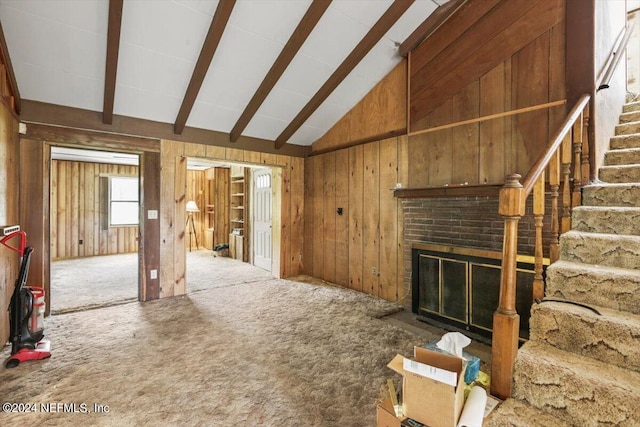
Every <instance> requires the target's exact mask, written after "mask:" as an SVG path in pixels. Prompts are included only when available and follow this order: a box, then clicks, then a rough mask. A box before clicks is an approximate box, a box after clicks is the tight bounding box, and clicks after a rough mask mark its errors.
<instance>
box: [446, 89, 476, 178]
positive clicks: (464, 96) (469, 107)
mask: <svg viewBox="0 0 640 427" xmlns="http://www.w3.org/2000/svg"><path fill="white" fill-rule="evenodd" d="M452 102H453V107H452V108H453V121H454V122H458V121H462V120H468V119H473V118H477V117H479V115H480V82H479V80H475V81H473V82H471V83H470V84H469V85H467V87H465V88H464V89H463V90H462V91H461V92H459V93H458V94H456V95H454V96H453V101H452ZM451 137H452V143H453V144H452V145H453V164H452V171H451V182H452V183H453V184H476V183H478V182H479V176H480V164H479V161H480V159H479V151H480V125H479V123H472V124H468V125H462V126H456V127H454V128H451ZM453 165H465V166H464V167H453Z"/></svg>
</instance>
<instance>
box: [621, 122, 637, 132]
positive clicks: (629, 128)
mask: <svg viewBox="0 0 640 427" xmlns="http://www.w3.org/2000/svg"><path fill="white" fill-rule="evenodd" d="M632 133H640V122H629V123H623V124H619V125H616V135H631V134H632Z"/></svg>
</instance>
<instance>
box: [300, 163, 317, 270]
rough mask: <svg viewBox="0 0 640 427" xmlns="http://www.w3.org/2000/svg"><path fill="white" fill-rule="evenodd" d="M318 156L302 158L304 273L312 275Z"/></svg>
mask: <svg viewBox="0 0 640 427" xmlns="http://www.w3.org/2000/svg"><path fill="white" fill-rule="evenodd" d="M317 158H318V157H308V158H306V159H304V184H303V185H304V192H303V194H302V196H303V198H304V207H305V209H304V246H303V260H304V265H303V266H304V269H303V271H304V274H306V275H308V276H313V247H314V243H315V242H314V240H313V231H314V229H315V215H314V212H315V210H316V209H315V197H314V193H315V179H314V178H315V162H316V160H317Z"/></svg>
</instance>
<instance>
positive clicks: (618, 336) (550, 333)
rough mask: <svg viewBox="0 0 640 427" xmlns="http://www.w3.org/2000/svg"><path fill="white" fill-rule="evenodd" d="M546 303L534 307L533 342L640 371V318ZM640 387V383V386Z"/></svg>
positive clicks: (615, 311) (532, 309) (575, 306)
mask: <svg viewBox="0 0 640 427" xmlns="http://www.w3.org/2000/svg"><path fill="white" fill-rule="evenodd" d="M593 308H594V309H597V310H598V312H599V313H600V314H596V313H595V312H593V311H592V310H590V309H588V308H586V307H580V306H577V305H573V304H570V303H561V302H552V301H546V302H542V303H540V304H534V305H533V306H532V307H531V318H530V320H529V325H530V328H531V330H530V334H531V335H530V339H531V340H532V341H537V342H540V341H542V342H546V343H547V344H550V345H552V346H554V347H556V348H559V349H561V350H565V351H568V352H571V353H575V354H578V355H581V356H585V357H590V358H592V359H596V360H600V361H602V362H603V363H610V364H612V365H616V366H619V367H621V368H628V369H632V370H634V371H636V372H640V349H639V348H638V347H639V345H640V316H638V315H637V314H631V313H626V312H623V311H617V310H611V309H608V308H604V307H597V306H593ZM638 386H640V384H639V385H638Z"/></svg>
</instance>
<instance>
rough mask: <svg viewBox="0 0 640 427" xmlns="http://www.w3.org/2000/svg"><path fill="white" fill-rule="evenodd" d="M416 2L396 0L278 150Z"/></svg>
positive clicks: (278, 142) (282, 137)
mask: <svg viewBox="0 0 640 427" xmlns="http://www.w3.org/2000/svg"><path fill="white" fill-rule="evenodd" d="M414 1H415V0H395V1H394V2H393V4H392V5H391V6H389V8H388V9H387V11H386V12H385V13H384V14H383V15H382V16H381V17H380V19H378V21H377V22H376V23H375V24H374V25H373V27H371V29H370V30H369V32H368V33H367V34H366V35H365V36H364V37H363V39H362V40H360V43H358V45H357V46H356V47H355V48H354V49H353V50H352V51H351V53H350V54H349V56H347V58H346V59H345V60H344V61H342V64H340V65H339V66H338V68H337V69H336V71H334V72H333V74H332V75H331V77H329V79H328V80H327V81H326V82H325V83H324V84H323V85H322V87H321V88H320V89H319V90H318V91H317V92H316V94H315V95H313V98H311V100H310V101H309V102H308V103H307V105H305V106H304V108H302V110H301V111H300V112H299V113H298V115H297V116H296V117H295V118H294V119H293V120H292V121H291V123H289V125H288V126H287V127H286V128H285V130H283V131H282V133H281V134H280V135H279V136H278V137H277V138H276V144H275V146H276V148H280V147H282V146H283V145H284V144H285V143H286V142H287V141H288V140H289V138H291V136H292V135H293V134H294V133H295V132H296V131H297V130H298V129H299V128H300V126H302V125H303V124H304V122H305V121H306V120H307V119H308V118H309V117H310V116H311V114H313V112H314V111H316V110H317V109H318V107H319V106H320V105H321V104H322V103H323V102H324V100H325V99H327V97H328V96H329V95H331V93H332V92H333V91H334V90H335V89H336V88H337V87H338V85H340V83H342V81H343V80H344V79H345V78H346V77H347V76H348V75H349V73H350V72H351V71H352V70H353V68H354V67H355V66H356V65H358V64H359V63H360V61H361V60H362V58H364V57H365V56H366V55H367V53H369V51H370V50H371V49H372V48H373V47H374V46H375V45H376V43H378V41H379V40H380V39H381V38H382V37H383V36H384V35H385V34H386V33H387V31H389V29H390V28H391V27H392V26H393V24H395V23H396V22H397V21H398V19H400V17H401V16H402V15H403V14H404V13H405V12H406V11H407V9H409V7H410V6H411V5H412V4H413V3H414Z"/></svg>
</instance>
